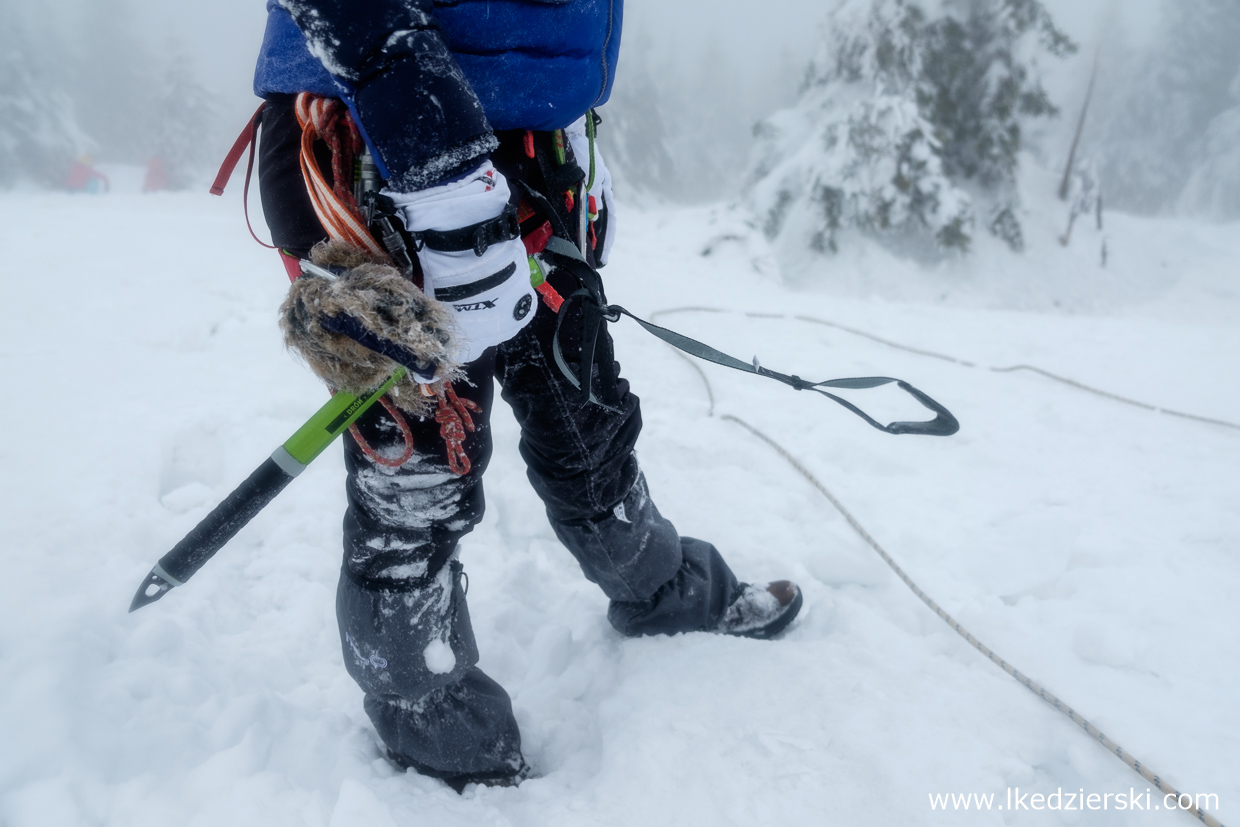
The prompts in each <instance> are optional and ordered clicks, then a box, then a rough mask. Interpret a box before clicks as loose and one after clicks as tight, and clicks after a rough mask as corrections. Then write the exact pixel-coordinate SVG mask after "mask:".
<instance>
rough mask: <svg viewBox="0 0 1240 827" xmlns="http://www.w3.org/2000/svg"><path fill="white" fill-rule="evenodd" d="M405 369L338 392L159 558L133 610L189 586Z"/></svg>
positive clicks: (140, 590) (136, 597)
mask: <svg viewBox="0 0 1240 827" xmlns="http://www.w3.org/2000/svg"><path fill="white" fill-rule="evenodd" d="M404 376H405V369H404V368H403V367H398V368H397V369H396V370H395V371H394V372H393V373H392V375H391V376H389V377H388V378H387V380H386V381H385V382H384V383H383V384H382V385H379V386H378V387H377V388H375V389H374V390H372V391H369V392H367V393H364V394H362V395H361V396H357V395H354V394H351V393H343V392H342V393H337V394H336V395H335V396H333V397H332V398H331V399H330V400H329V401H328V402H327V404H326V405H324V406H323V407H321V408H319V410H318V412H317V413H316V414H315V415H314V416H312V417H310V419H309V420H307V421H306V424H305V425H302V426H301V427H300V428H298V429H297V433H295V434H293V435H292V436H291V437H289V438H288V440H287V441H286V442H285V443H284V444H283V445H281V446H280V447H279V448H277V449H276V450H275V452H274V453H272V455H271V456H270V457H268V458H267V459H266V460H265V461H264V462H263V464H262V465H260V466H258V468H256V469H255V470H254V473H253V474H250V476H249V477H247V478H246V480H245V482H243V483H241V484H240V485H238V486H237V487H236V488H235V489H234V490H233V492H232V493H231V494H229V495H228V496H227V497H225V498H224V501H223V502H222V503H220V504H219V505H217V506H216V507H215V508H214V510H212V511H211V513H210V514H208V515H207V516H206V517H203V519H202V522H200V523H199V524H198V525H196V526H194V529H193V531H191V532H190V533H189V534H186V535H185V538H184V539H183V540H181V542H179V543H177V544H176V545H175V546H173V547H172V550H171V551H169V552H168V553H167V554H165V555H164V556H163V557H161V558H159V562H158V563H156V564H155V568H153V569H151V573H150V574H148V575H147V576H146V579H145V580H143V581H142V585H141V586H139V587H138V593H137V594H135V595H134V598H133V603H132V604H130V606H129V611H131V612H132V611H134V610H135V609H140V608H142V607H143V606H145V605H147V604H148V603H154V602H155V601H156V600H158V599H159V598H161V597H163V596H164V595H165V594H167V593H168V592H169V591H170V590H171V589H172V588H174V587H176V586H181V585H184V583H185V581H187V580H189V579H190V578H191V577H193V576H194V573H195V572H197V571H198V569H200V568H202V567H203V565H205V564H206V562H207V561H208V560H210V559H211V557H212V556H214V554H215V553H216V552H217V551H219V550H220V549H221V548H223V547H224V545H225V544H226V543H227V542H228V541H229V540H231V539H232V538H233V537H235V536H236V534H237V532H238V531H240V530H241V529H242V528H243V527H244V526H245V524H246V523H248V522H249V521H250V520H252V519H253V518H254V515H255V514H257V513H258V512H260V511H262V510H263V509H264V508H266V507H267V504H268V503H270V502H271V501H272V500H274V499H275V498H276V495H277V494H279V493H280V492H281V491H283V490H284V487H285V486H287V485H288V484H289V483H290V482H292V481H293V477H296V476H297V475H298V474H300V473H301V472H302V471H304V470H305V469H306V466H307V465H309V464H310V463H311V462H313V461H314V459H315V457H317V456H318V455H319V454H321V453H323V451H324V450H326V449H327V446H328V445H331V444H332V442H334V441H335V439H336V437H338V436H340V435H341V434H342V433H344V431H345V429H347V428H348V427H349V426H350V425H352V424H353V423H354V422H355V421H357V418H358V417H359V416H361V415H362V414H363V413H365V412H366V409H368V408H369V407H370V406H371V405H373V404H374V403H375V402H378V401H379V397H381V396H383V394H385V393H387V391H388V389H389V388H391V387H392V386H393V385H395V384H396V383H397V382H399V381H400V380H401V379H403V378H404Z"/></svg>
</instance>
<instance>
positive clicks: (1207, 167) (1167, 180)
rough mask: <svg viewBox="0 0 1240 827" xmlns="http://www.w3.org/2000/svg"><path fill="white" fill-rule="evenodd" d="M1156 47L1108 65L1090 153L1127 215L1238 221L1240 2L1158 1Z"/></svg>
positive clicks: (1120, 56) (1122, 56)
mask: <svg viewBox="0 0 1240 827" xmlns="http://www.w3.org/2000/svg"><path fill="white" fill-rule="evenodd" d="M1161 12H1162V22H1161V25H1160V26H1159V34H1158V35H1157V37H1155V39H1154V41H1153V42H1152V43H1151V44H1150V45H1149V46H1147V47H1146V48H1143V49H1141V50H1140V51H1136V52H1134V51H1131V50H1129V51H1127V52H1120V53H1119V54H1118V55H1117V56H1116V57H1115V58H1113V59H1112V61H1111V63H1112V66H1111V67H1110V68H1111V71H1110V73H1109V74H1110V78H1109V81H1110V82H1109V84H1108V86H1109V87H1110V90H1111V92H1110V95H1109V104H1110V105H1109V110H1108V111H1107V112H1106V113H1105V114H1106V118H1105V120H1104V122H1103V125H1102V129H1101V130H1100V135H1099V138H1098V143H1099V144H1100V147H1098V148H1097V149H1096V150H1095V152H1096V154H1098V155H1099V156H1100V158H1101V159H1102V161H1103V168H1102V174H1103V176H1104V178H1105V180H1106V181H1107V190H1108V193H1109V197H1110V200H1111V203H1112V204H1113V205H1114V206H1118V207H1121V208H1123V209H1126V210H1131V211H1134V212H1143V213H1165V212H1170V211H1173V210H1175V209H1177V208H1179V209H1180V210H1182V211H1186V212H1195V213H1212V214H1215V215H1216V216H1217V217H1220V218H1228V217H1230V218H1235V217H1238V216H1240V157H1238V155H1237V153H1238V150H1237V147H1238V146H1240V49H1237V48H1236V44H1237V43H1238V42H1240V3H1237V2H1236V1H1235V0H1174V2H1172V0H1164V2H1163V3H1162V7H1161Z"/></svg>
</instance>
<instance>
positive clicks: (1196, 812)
mask: <svg viewBox="0 0 1240 827" xmlns="http://www.w3.org/2000/svg"><path fill="white" fill-rule="evenodd" d="M683 311H704V312H712V313H722V312H726V311H721V310H714V309H712V308H675V309H673V310H663V311H660V312H658V313H652V314H651V318H656V317H657V316H660V315H663V314H667V313H676V312H683ZM745 315H747V316H751V317H757V318H786V317H781V316H776V315H774V314H758V313H746V314H745ZM795 318H799V319H802V320H805V321H811V319H808V318H806V317H800V316H798V317H795ZM813 321H817V320H813ZM823 324H831V323H829V322H823ZM832 326H835V325H832ZM842 329H845V330H848V329H847V328H842ZM848 332H851V333H857V334H858V335H861V336H865V337H866V338H871V339H877V337H875V336H871V335H869V334H868V333H864V332H862V331H854V330H849V331H848ZM878 341H882V340H878ZM883 344H892V345H893V346H894V347H899V348H901V349H903V350H909V351H912V352H914V353H921V354H922V355H926V356H934V357H936V358H940V359H947V360H948V361H952V362H957V363H959V364H964V365H967V366H968V367H977V366H976V365H973V364H970V363H967V362H961V361H960V360H957V359H953V358H952V357H950V356H943V355H941V354H936V353H931V352H929V351H918V350H915V349H914V348H909V347H905V346H903V345H897V344H894V343H891V342H883ZM677 355H679V356H680V357H681V358H683V359H684V360H685V361H686V362H688V363H689V365H691V366H692V367H693V369H694V370H695V371H697V373H698V376H699V377H701V379H702V384H703V386H704V387H705V388H706V395H707V398H708V399H709V400H710V411H709V414H708V415H709V416H714V415H715V394H714V391H713V389H712V388H711V384H710V380H709V379H708V378H707V377H706V373H705V372H704V371H703V370H702V368H701V367H700V366H699V365H698V364H697V363H696V362H695V361H693V360H692V359H690V358H689V357H687V356H685V355H684V354H682V353H680V352H679V351H677ZM1014 369H1015V368H1011V369H1009V370H1014ZM1030 369H1031V370H1037V369H1036V368H1030ZM992 370H994V368H992ZM1039 372H1040V371H1039ZM1052 378H1058V377H1052ZM1064 381H1068V382H1069V384H1076V383H1074V382H1071V380H1064ZM1082 387H1084V386H1082ZM1084 389H1085V390H1093V389H1092V388H1087V387H1086V388H1084ZM1099 393H1102V395H1104V396H1111V394H1108V393H1106V392H1104V391H1099ZM1115 398H1117V399H1120V401H1124V402H1128V401H1129V400H1125V399H1122V398H1121V397H1115ZM1134 404H1137V405H1141V403H1134ZM1142 407H1146V406H1143V405H1142ZM1152 410H1157V409H1152ZM1187 416H1188V417H1189V418H1191V419H1199V418H1200V417H1193V416H1191V415H1187ZM720 418H721V419H723V420H725V421H727V422H733V423H735V424H737V425H739V426H741V427H742V428H744V429H745V430H746V431H749V433H751V434H753V435H754V436H755V437H757V438H758V439H760V440H762V441H763V442H765V443H766V444H767V445H769V446H770V447H771V448H772V449H774V450H775V452H776V453H778V454H779V455H780V456H782V457H783V458H784V460H786V461H787V463H788V464H789V465H791V466H792V467H793V468H794V469H795V470H796V471H797V473H799V474H800V475H801V476H802V477H804V478H805V479H806V481H807V482H809V484H810V485H812V486H813V487H814V488H815V489H817V490H818V493H820V494H822V496H823V497H825V498H826V500H827V502H829V503H831V505H832V506H833V507H834V508H835V510H836V511H838V512H839V513H840V514H841V515H843V517H844V519H845V520H847V521H848V524H849V525H850V526H852V529H853V531H855V532H857V534H858V536H860V537H861V539H862V540H864V541H865V544H866V545H868V546H869V547H870V548H872V549H873V550H874V552H875V553H876V554H878V556H879V557H881V558H882V560H883V562H884V563H886V564H887V565H888V566H889V567H890V568H891V570H892V571H893V572H895V574H896V576H897V577H899V578H900V580H901V581H903V583H904V585H906V586H908V587H909V589H910V590H911V591H912V592H913V594H915V595H917V598H918V599H919V600H921V602H922V603H925V604H926V606H927V607H929V609H930V611H932V612H934V613H935V614H936V615H938V616H939V617H940V618H941V619H942V620H943V622H944V623H946V624H947V625H948V626H950V627H951V628H952V629H953V630H955V632H956V634H958V635H960V636H961V637H962V638H964V639H965V640H966V641H968V642H969V645H971V646H972V647H973V648H974V649H976V650H977V651H979V652H981V653H982V654H983V655H985V656H986V658H987V659H988V660H989V661H990V662H991V663H993V664H995V665H996V666H998V667H999V668H1000V669H1002V670H1003V671H1004V672H1007V673H1008V674H1009V675H1011V676H1012V677H1013V678H1015V679H1016V680H1017V681H1019V682H1020V683H1021V684H1022V685H1023V686H1024V687H1025V688H1026V689H1028V690H1029V691H1030V692H1032V693H1033V694H1035V695H1037V696H1038V697H1039V698H1041V699H1042V700H1044V701H1046V702H1047V703H1048V704H1050V705H1051V706H1053V707H1055V709H1057V710H1059V711H1060V712H1062V713H1063V714H1064V715H1066V716H1067V717H1068V719H1069V720H1071V721H1072V723H1074V724H1076V725H1077V726H1079V727H1080V728H1081V729H1083V730H1085V732H1086V733H1088V734H1089V736H1090V737H1091V738H1093V739H1095V740H1096V741H1098V743H1100V744H1102V746H1103V747H1105V748H1106V749H1107V751H1108V752H1112V753H1114V754H1115V756H1116V757H1117V758H1119V760H1121V761H1123V762H1124V763H1125V764H1127V765H1128V766H1129V767H1131V768H1132V769H1133V770H1135V771H1136V772H1137V773H1138V774H1139V775H1140V776H1141V777H1142V778H1144V779H1145V780H1146V781H1148V782H1150V783H1151V784H1153V785H1154V786H1155V787H1157V788H1158V790H1159V792H1161V793H1163V794H1164V795H1172V796H1175V799H1176V803H1177V805H1178V804H1179V803H1180V802H1181V801H1182V800H1183V799H1182V796H1185V795H1186V794H1183V793H1181V792H1180V791H1179V790H1177V789H1176V788H1175V787H1173V786H1171V785H1170V784H1168V783H1167V782H1166V781H1165V780H1163V778H1162V777H1161V776H1160V775H1158V774H1157V773H1155V772H1154V771H1153V770H1151V769H1150V768H1149V767H1148V766H1146V765H1145V764H1143V763H1141V762H1140V761H1138V760H1137V759H1136V758H1135V757H1133V756H1132V754H1130V753H1129V752H1128V751H1127V750H1125V749H1124V748H1123V747H1121V746H1120V745H1119V744H1117V743H1115V741H1113V740H1111V738H1110V737H1109V736H1108V735H1107V734H1106V733H1105V732H1103V731H1102V730H1100V729H1098V727H1096V726H1094V725H1093V724H1091V723H1090V722H1089V721H1088V720H1086V719H1085V717H1084V716H1082V715H1081V714H1080V713H1079V712H1077V711H1076V710H1075V709H1073V708H1072V707H1070V706H1068V705H1067V704H1066V703H1064V702H1063V701H1061V700H1060V699H1059V698H1058V697H1056V696H1055V695H1054V694H1053V693H1051V692H1049V691H1047V689H1046V688H1045V687H1044V686H1042V685H1041V684H1040V683H1038V682H1037V681H1035V680H1033V679H1032V678H1030V677H1029V676H1027V675H1025V674H1024V673H1023V672H1021V671H1020V670H1019V669H1017V668H1016V667H1014V666H1012V665H1011V664H1010V663H1008V662H1007V661H1006V660H1004V659H1003V658H1001V657H999V655H998V654H996V653H995V651H994V650H993V649H991V648H990V647H989V646H987V645H986V644H984V643H982V642H981V641H980V640H978V639H977V638H976V637H974V636H973V634H972V633H971V632H970V631H969V630H968V629H966V628H964V627H963V626H961V625H960V623H959V622H958V621H957V620H956V619H955V618H954V617H952V616H951V615H949V614H948V613H947V612H946V611H945V610H944V609H943V608H942V607H941V606H939V604H938V603H936V602H934V600H933V599H932V598H931V597H930V595H928V594H926V593H925V592H924V591H922V590H921V587H920V586H918V585H917V583H916V582H914V581H913V578H911V577H909V576H908V574H907V573H906V572H905V571H904V569H903V568H901V567H900V564H899V563H897V562H896V561H895V558H893V557H892V556H891V555H890V554H888V553H887V550H886V549H884V548H883V547H882V546H881V545H879V543H878V541H877V540H875V539H874V538H873V537H872V536H871V535H870V532H868V531H866V530H865V526H863V525H861V523H860V522H859V521H858V520H857V518H856V517H854V516H853V515H852V512H850V511H849V510H848V509H847V508H845V507H844V504H843V503H841V502H840V501H839V500H838V499H836V497H835V495H834V494H832V493H831V492H830V490H828V489H827V487H826V486H825V485H823V484H822V483H821V482H819V480H818V478H817V477H815V476H814V475H813V474H812V473H811V472H810V471H809V469H807V468H806V467H805V466H804V465H802V464H801V462H800V461H799V460H798V459H797V458H796V457H795V456H793V455H792V454H791V453H790V452H789V451H787V450H786V449H785V448H784V447H783V446H782V445H780V444H779V443H777V442H776V441H775V440H773V439H771V438H770V437H769V436H767V435H766V434H765V433H763V432H762V431H760V430H759V429H757V428H755V427H754V426H753V425H750V424H749V423H748V422H746V421H745V420H743V419H741V418H739V417H736V416H732V415H731V414H724V415H723V416H722V417H720ZM1205 421H1207V422H1213V420H1205ZM1215 424H1222V425H1228V426H1229V427H1240V426H1235V425H1231V424H1230V423H1215ZM1188 797H1189V798H1191V796H1188ZM1180 809H1183V810H1184V811H1185V812H1187V813H1188V814H1190V815H1192V816H1193V817H1195V818H1196V819H1198V820H1199V821H1201V822H1202V823H1204V824H1206V825H1209V827H1223V825H1222V823H1221V822H1219V820H1218V819H1216V818H1215V817H1214V816H1212V815H1210V814H1209V813H1208V812H1206V811H1205V810H1202V809H1199V808H1198V807H1197V805H1196V799H1193V801H1192V803H1191V804H1190V805H1189V806H1188V807H1181V808H1180Z"/></svg>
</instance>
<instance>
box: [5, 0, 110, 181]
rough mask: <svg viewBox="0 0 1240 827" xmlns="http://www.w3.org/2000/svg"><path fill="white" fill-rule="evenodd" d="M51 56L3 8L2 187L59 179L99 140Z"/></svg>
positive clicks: (24, 27)
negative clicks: (86, 127)
mask: <svg viewBox="0 0 1240 827" xmlns="http://www.w3.org/2000/svg"><path fill="white" fill-rule="evenodd" d="M46 57H47V55H46V54H45V53H43V52H42V50H40V49H38V48H36V46H35V44H34V42H33V40H32V39H31V38H30V37H29V34H28V30H27V28H26V26H24V25H23V24H22V23H21V22H19V21H17V20H16V19H15V17H14V15H13V14H11V13H3V12H0V186H6V187H7V186H12V185H13V184H14V183H16V182H17V181H19V180H23V179H25V180H29V181H33V182H35V183H40V184H44V185H55V184H58V183H59V182H60V181H61V179H62V178H63V177H64V175H65V172H66V171H67V170H68V169H69V166H70V165H71V164H72V163H73V161H74V159H75V158H77V157H78V156H79V155H81V154H82V153H83V152H86V151H88V150H90V149H91V148H92V147H93V145H94V143H93V141H91V139H90V138H89V137H88V136H87V135H86V133H85V132H83V131H82V129H81V127H80V126H79V125H78V121H77V118H76V117H75V115H74V107H73V102H72V100H71V99H70V97H69V95H68V93H66V92H65V90H64V89H63V88H62V86H61V84H60V83H59V81H58V79H57V78H56V77H55V74H54V72H53V71H52V67H50V66H49V65H48V61H47V60H46V59H45V58H46Z"/></svg>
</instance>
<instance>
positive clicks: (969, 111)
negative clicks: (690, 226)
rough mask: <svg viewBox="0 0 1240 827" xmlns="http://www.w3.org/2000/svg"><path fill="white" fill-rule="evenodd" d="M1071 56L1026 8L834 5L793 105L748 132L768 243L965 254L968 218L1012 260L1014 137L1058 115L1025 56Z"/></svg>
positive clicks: (1031, 6) (896, 2) (973, 1)
mask: <svg viewBox="0 0 1240 827" xmlns="http://www.w3.org/2000/svg"><path fill="white" fill-rule="evenodd" d="M1074 50H1075V46H1074V44H1073V43H1072V42H1071V41H1070V40H1069V39H1068V37H1067V36H1066V35H1065V34H1064V33H1063V32H1062V31H1060V30H1059V29H1058V28H1057V27H1056V25H1055V23H1054V21H1053V20H1052V19H1051V17H1050V14H1049V13H1048V12H1047V11H1046V9H1045V8H1044V7H1043V6H1042V5H1041V3H1039V2H1037V0H942V2H941V3H938V4H932V3H931V2H926V3H921V2H918V0H873V2H868V1H867V0H845V2H843V3H841V4H840V5H839V6H838V7H837V8H836V9H835V10H834V11H833V12H832V14H831V15H830V16H829V17H828V19H827V24H826V27H825V39H824V42H823V43H822V46H821V48H820V50H819V53H818V55H817V56H816V58H815V59H814V61H813V62H812V63H811V65H810V67H809V70H808V71H807V73H806V79H805V83H804V88H803V91H802V94H801V99H800V101H799V102H798V103H797V105H796V106H795V107H793V108H792V109H788V110H784V111H782V112H780V113H777V114H776V115H775V116H773V117H771V118H769V119H767V120H766V121H765V122H763V123H762V124H761V125H760V126H759V127H758V130H757V135H758V138H759V141H758V145H757V147H756V149H755V154H754V160H753V161H752V165H751V170H750V178H751V181H752V182H753V184H752V190H751V202H752V205H753V206H754V208H755V209H756V210H757V211H758V213H759V214H760V215H761V216H762V218H763V223H764V228H765V231H766V234H767V236H768V237H769V238H772V239H774V238H785V239H788V240H792V242H793V243H794V244H798V245H799V244H801V243H808V244H809V245H810V246H811V247H813V248H814V249H816V250H819V251H834V250H835V249H837V247H838V243H839V237H840V234H841V232H843V231H848V230H856V231H861V232H865V233H867V234H871V235H875V236H878V237H881V238H884V239H885V240H886V241H887V242H888V243H892V244H897V245H903V246H907V247H908V248H909V249H912V250H914V251H917V250H921V251H925V250H927V249H929V250H937V251H939V252H943V251H951V250H956V251H964V250H967V249H968V248H969V245H970V244H971V242H972V239H973V235H974V232H975V224H976V223H977V220H978V217H979V214H980V217H981V219H982V220H983V221H984V224H985V226H986V228H987V229H988V230H989V231H990V232H991V233H993V234H995V235H997V236H999V237H1000V238H1003V239H1004V240H1005V241H1007V243H1008V244H1009V245H1011V246H1012V247H1013V248H1014V249H1019V248H1020V247H1021V246H1022V244H1023V240H1022V235H1021V228H1020V223H1019V220H1018V219H1017V215H1016V208H1017V206H1018V199H1017V191H1016V173H1017V169H1018V164H1019V157H1020V151H1021V149H1022V147H1023V134H1024V133H1023V128H1024V125H1025V124H1026V123H1027V122H1028V121H1029V120H1030V119H1033V118H1041V117H1048V116H1052V115H1055V114H1056V113H1057V110H1056V108H1055V106H1054V105H1053V104H1052V103H1051V101H1050V98H1049V96H1048V95H1047V93H1046V90H1045V89H1044V88H1043V86H1042V84H1041V81H1040V79H1039V76H1038V71H1037V57H1038V55H1039V53H1049V54H1052V55H1055V56H1064V55H1067V54H1070V53H1071V52H1072V51H1074Z"/></svg>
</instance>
